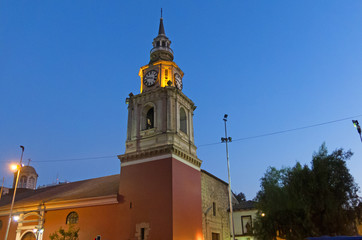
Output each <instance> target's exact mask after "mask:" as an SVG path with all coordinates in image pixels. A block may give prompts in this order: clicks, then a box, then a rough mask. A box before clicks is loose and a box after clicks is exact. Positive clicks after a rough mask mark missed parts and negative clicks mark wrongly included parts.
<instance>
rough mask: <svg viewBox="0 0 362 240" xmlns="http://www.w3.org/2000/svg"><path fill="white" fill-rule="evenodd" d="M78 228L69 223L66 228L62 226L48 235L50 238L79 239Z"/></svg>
mask: <svg viewBox="0 0 362 240" xmlns="http://www.w3.org/2000/svg"><path fill="white" fill-rule="evenodd" d="M78 232H79V228H77V227H75V226H74V225H72V224H71V225H69V227H68V230H64V229H63V228H62V227H60V228H59V230H58V231H56V232H54V233H52V234H50V235H49V238H50V240H79V234H78Z"/></svg>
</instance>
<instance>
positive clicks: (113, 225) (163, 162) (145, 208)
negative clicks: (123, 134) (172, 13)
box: [0, 18, 230, 240]
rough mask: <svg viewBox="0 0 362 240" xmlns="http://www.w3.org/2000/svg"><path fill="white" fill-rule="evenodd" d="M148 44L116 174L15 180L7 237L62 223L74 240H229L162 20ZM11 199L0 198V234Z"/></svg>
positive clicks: (218, 187)
mask: <svg viewBox="0 0 362 240" xmlns="http://www.w3.org/2000/svg"><path fill="white" fill-rule="evenodd" d="M152 44H153V48H152V50H151V54H150V61H149V63H148V64H147V65H145V66H143V67H141V68H140V71H139V76H140V79H141V87H140V93H139V94H137V95H134V94H132V93H131V94H130V95H129V97H128V98H127V99H126V103H127V104H128V126H127V139H126V150H125V153H124V154H122V155H119V156H118V158H119V160H120V162H121V173H120V174H117V175H112V176H105V177H102V178H96V179H88V180H84V181H79V182H73V183H67V184H59V185H56V186H50V187H45V188H39V189H36V190H35V188H34V187H32V188H31V189H29V188H28V189H24V188H21V187H24V186H25V185H24V186H22V185H21V186H20V188H19V191H18V193H17V198H16V202H15V205H14V213H13V215H16V216H17V217H18V219H17V221H12V222H11V225H10V230H9V237H8V239H9V240H33V239H37V240H48V239H50V238H49V235H50V234H51V233H54V232H55V231H57V230H58V229H59V227H63V228H65V229H66V228H67V226H68V225H69V226H70V225H75V226H77V227H78V228H79V229H80V231H79V239H80V240H86V239H95V238H97V236H98V237H99V238H100V239H106V240H113V239H114V240H116V239H122V240H128V239H132V240H133V239H134V240H146V239H155V240H162V239H165V240H166V239H167V240H169V239H175V240H176V239H177V240H178V239H179V240H181V239H182V240H184V239H190V240H191V239H192V240H202V239H208V240H209V239H210V240H214V239H215V240H219V239H230V227H229V221H228V218H229V217H228V211H227V209H228V194H227V184H226V183H225V182H223V181H222V180H220V179H218V178H217V177H215V176H213V175H212V174H210V173H208V172H206V171H203V170H201V163H202V161H201V160H200V159H199V158H198V157H197V155H196V146H195V144H194V130H193V115H194V110H195V109H196V107H195V105H194V103H193V102H192V100H191V99H189V98H188V97H187V96H186V95H185V94H183V92H182V89H183V82H182V78H183V75H184V73H183V72H182V70H181V69H180V68H179V67H178V66H177V64H176V63H175V62H174V61H173V59H174V55H173V51H172V49H171V47H170V45H171V41H170V40H169V39H168V37H167V36H166V34H165V30H164V25H163V19H162V18H161V19H160V25H159V31H158V36H157V37H156V38H155V39H154V41H153V43H152ZM31 183H34V181H32V182H31ZM29 184H30V183H29ZM29 184H28V185H29ZM32 186H33V185H32ZM11 196H12V194H11V191H10V193H9V194H8V195H5V196H4V197H3V198H2V199H1V201H0V239H4V236H5V234H6V230H7V224H8V216H9V210H10V202H11Z"/></svg>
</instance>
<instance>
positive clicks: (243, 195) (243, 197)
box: [235, 192, 246, 202]
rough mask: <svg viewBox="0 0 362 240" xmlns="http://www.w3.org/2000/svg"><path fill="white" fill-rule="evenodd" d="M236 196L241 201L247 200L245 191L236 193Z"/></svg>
mask: <svg viewBox="0 0 362 240" xmlns="http://www.w3.org/2000/svg"><path fill="white" fill-rule="evenodd" d="M235 198H236V199H237V200H238V201H239V202H245V201H246V198H245V194H244V193H243V192H240V193H239V194H237V195H235Z"/></svg>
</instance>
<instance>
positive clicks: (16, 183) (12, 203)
mask: <svg viewBox="0 0 362 240" xmlns="http://www.w3.org/2000/svg"><path fill="white" fill-rule="evenodd" d="M20 148H21V157H20V164H19V166H18V174H17V176H16V182H15V187H14V194H13V200H12V202H11V207H10V214H9V222H8V228H7V229H6V234H5V240H7V239H8V235H9V229H10V224H11V217H12V213H13V207H14V201H15V195H16V188H17V186H18V181H19V175H20V170H21V164H22V162H23V154H24V146H20Z"/></svg>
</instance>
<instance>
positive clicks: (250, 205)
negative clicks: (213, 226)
mask: <svg viewBox="0 0 362 240" xmlns="http://www.w3.org/2000/svg"><path fill="white" fill-rule="evenodd" d="M255 203H256V202H254V201H241V202H239V203H238V204H236V205H235V206H233V211H236V210H251V209H256V207H255Z"/></svg>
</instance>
